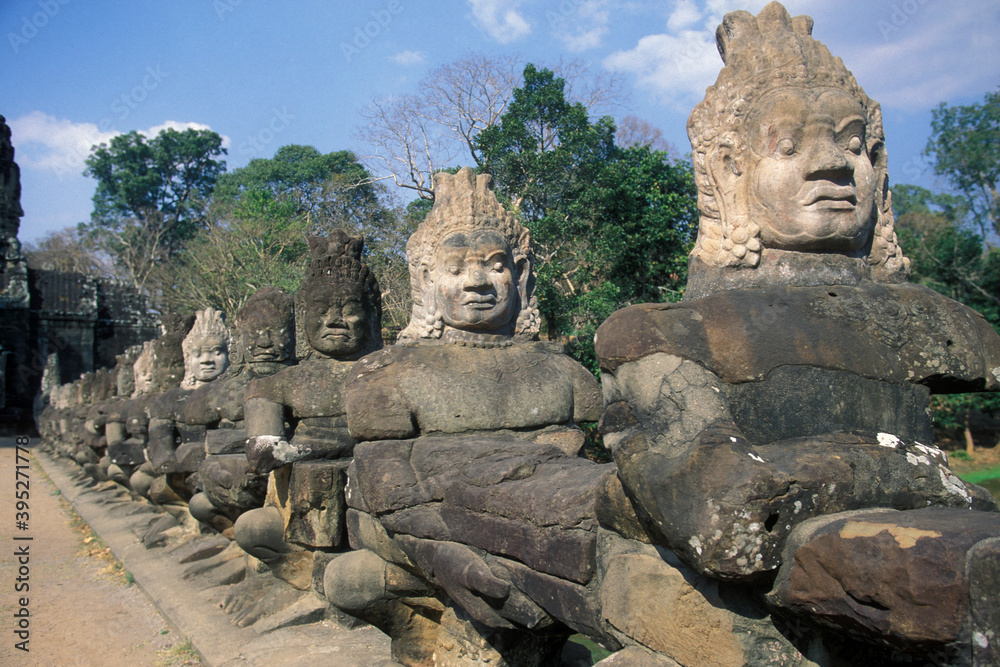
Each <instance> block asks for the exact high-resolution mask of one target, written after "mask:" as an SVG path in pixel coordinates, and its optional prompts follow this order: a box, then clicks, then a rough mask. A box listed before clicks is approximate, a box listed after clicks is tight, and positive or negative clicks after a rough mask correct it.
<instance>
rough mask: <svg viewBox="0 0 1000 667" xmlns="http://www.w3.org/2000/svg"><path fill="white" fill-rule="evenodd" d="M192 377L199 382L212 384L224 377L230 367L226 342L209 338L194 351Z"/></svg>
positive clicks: (201, 342)
mask: <svg viewBox="0 0 1000 667" xmlns="http://www.w3.org/2000/svg"><path fill="white" fill-rule="evenodd" d="M192 357H193V358H192V360H191V371H192V377H194V379H195V380H197V381H198V382H211V381H212V380H214V379H215V378H217V377H219V376H220V375H222V373H223V371H225V370H226V366H228V365H229V359H228V356H227V354H226V341H224V340H222V339H221V338H217V337H209V338H205V339H204V340H202V341H200V344H199V345H197V346H196V347H195V348H194V350H193V351H192Z"/></svg>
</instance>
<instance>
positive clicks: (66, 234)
mask: <svg viewBox="0 0 1000 667" xmlns="http://www.w3.org/2000/svg"><path fill="white" fill-rule="evenodd" d="M24 255H25V257H26V258H27V261H28V268H31V269H45V270H49V271H64V272H70V273H82V274H83V275H85V276H90V277H92V278H105V279H114V278H116V277H117V276H116V275H115V272H114V265H113V262H112V260H111V258H110V257H108V256H107V255H106V254H104V253H102V252H101V251H99V250H98V249H97V248H95V247H94V246H93V244H92V243H90V242H89V241H88V239H87V238H86V235H85V234H84V233H83V232H82V231H81V230H80V229H79V228H77V227H67V228H65V229H62V230H59V231H58V232H52V233H50V234H47V235H46V236H45V237H44V238H42V239H41V240H40V241H38V242H37V243H28V244H26V245H25V247H24Z"/></svg>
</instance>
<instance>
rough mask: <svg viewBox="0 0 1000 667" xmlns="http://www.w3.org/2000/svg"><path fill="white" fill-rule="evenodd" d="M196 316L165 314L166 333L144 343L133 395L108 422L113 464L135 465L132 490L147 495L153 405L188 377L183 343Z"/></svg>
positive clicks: (110, 454)
mask: <svg viewBox="0 0 1000 667" xmlns="http://www.w3.org/2000/svg"><path fill="white" fill-rule="evenodd" d="M194 319H195V318H194V316H193V315H187V316H164V317H163V329H164V334H163V335H162V336H160V337H159V338H157V339H156V340H153V341H146V342H145V343H143V349H142V352H141V353H140V354H139V356H138V358H136V360H135V363H134V364H133V365H132V369H133V373H134V387H135V388H134V390H133V392H132V398H131V399H129V400H127V401H121V402H120V403H117V404H115V406H114V408H113V409H112V410H111V411H110V412H109V413H108V416H107V420H106V422H105V428H104V430H105V438H106V440H107V444H108V457H109V458H110V461H111V463H113V464H115V465H117V466H119V467H120V468H122V469H123V470H124V469H125V468H124V467H123V466H127V467H129V468H134V472H133V473H132V475H131V477H130V485H131V487H132V490H133V491H135V492H137V493H139V495H146V493H147V492H148V490H149V487H148V483H149V481H150V480H151V479H152V476H153V470H152V467H151V466H149V465H148V462H147V461H146V457H145V449H146V445H147V442H148V435H149V417H150V408H151V406H152V405H153V403H154V401H155V400H156V399H157V398H158V396H159V394H161V393H163V392H165V391H167V390H169V389H174V388H176V387H179V386H180V384H181V381H182V380H183V378H184V371H185V368H184V353H183V350H182V347H181V346H182V343H183V340H184V338H185V336H187V333H188V332H189V331H190V330H191V327H192V325H193V324H194Z"/></svg>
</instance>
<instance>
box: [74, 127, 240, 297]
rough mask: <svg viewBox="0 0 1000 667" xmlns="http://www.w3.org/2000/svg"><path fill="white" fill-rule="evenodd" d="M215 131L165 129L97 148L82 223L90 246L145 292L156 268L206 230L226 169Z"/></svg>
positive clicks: (89, 166)
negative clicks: (89, 207) (89, 209)
mask: <svg viewBox="0 0 1000 667" xmlns="http://www.w3.org/2000/svg"><path fill="white" fill-rule="evenodd" d="M225 153H226V149H225V148H223V147H222V138H221V137H220V136H219V135H218V134H216V133H215V132H212V131H210V130H195V129H187V130H185V131H183V132H178V131H177V130H174V129H166V130H163V131H162V132H160V133H159V134H157V135H156V136H154V137H153V138H151V139H147V138H146V137H145V136H144V135H142V134H140V133H139V132H129V133H128V134H120V135H117V136H115V137H113V138H112V139H111V141H110V142H109V143H107V144H101V145H99V146H97V147H95V148H94V149H93V150H92V151H91V154H90V156H88V157H87V160H86V164H87V168H86V170H85V171H84V175H86V176H91V177H92V178H94V179H96V180H97V189H96V192H95V193H94V198H93V200H94V211H93V213H92V214H91V220H90V222H89V223H86V224H85V225H84V231H85V232H86V233H87V235H88V237H89V239H90V241H91V242H93V243H94V244H95V245H96V246H97V247H98V248H99V249H101V250H103V251H105V252H106V253H107V254H108V255H109V256H110V257H112V258H113V259H114V261H115V262H116V264H117V266H118V269H119V272H120V273H121V274H122V276H123V277H124V278H126V279H127V280H129V281H130V282H132V284H133V285H134V286H135V287H137V288H138V289H139V290H141V291H146V292H149V291H150V287H151V286H150V285H148V284H147V282H148V279H149V277H150V276H151V274H152V272H153V269H154V268H155V267H156V265H157V263H159V262H162V261H164V260H167V259H170V258H171V257H173V256H174V255H175V254H176V253H177V252H178V251H179V250H180V249H181V247H183V245H184V243H185V242H186V241H187V240H188V239H190V238H191V237H192V236H193V235H194V233H195V232H196V231H197V230H198V229H199V228H200V227H201V226H202V225H203V224H204V216H205V210H206V208H207V205H208V198H209V195H210V193H211V192H212V189H213V188H214V186H215V182H216V180H217V179H218V177H219V175H220V174H221V173H222V172H223V171H224V170H225V166H226V163H225V162H224V161H223V160H219V159H216V158H218V157H219V156H221V155H225Z"/></svg>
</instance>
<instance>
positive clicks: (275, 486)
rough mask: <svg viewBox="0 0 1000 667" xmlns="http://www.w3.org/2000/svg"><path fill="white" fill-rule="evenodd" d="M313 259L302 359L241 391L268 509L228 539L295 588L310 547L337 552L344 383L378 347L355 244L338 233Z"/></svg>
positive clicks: (370, 291)
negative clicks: (265, 484) (263, 477)
mask: <svg viewBox="0 0 1000 667" xmlns="http://www.w3.org/2000/svg"><path fill="white" fill-rule="evenodd" d="M309 246H310V251H311V255H312V258H311V262H310V265H309V269H308V271H307V273H306V277H305V280H304V281H303V282H302V285H301V286H300V287H299V290H298V292H296V295H295V308H296V315H295V321H296V329H297V331H298V334H297V340H298V342H299V345H300V351H299V355H300V357H301V361H300V362H299V363H298V364H297V365H296V366H291V367H289V368H286V369H284V370H282V371H281V372H280V373H277V374H275V375H272V376H270V377H267V378H261V379H258V380H255V381H254V382H252V383H251V384H250V386H249V387H248V389H247V394H246V395H247V399H246V406H245V412H246V420H247V435H248V437H249V444H248V448H247V454H246V459H245V460H244V463H246V462H247V461H248V462H249V464H250V468H251V470H252V471H254V472H256V473H257V474H258V475H259V474H261V473H267V472H269V471H272V470H273V472H272V473H271V475H270V478H269V481H268V491H267V505H266V507H263V508H261V509H256V510H253V511H251V512H248V513H246V514H244V515H243V516H241V517H240V518H239V520H238V521H237V523H236V531H235V535H236V540H237V542H238V543H239V544H240V546H242V547H243V548H244V549H245V550H246V551H248V552H249V553H251V554H253V555H255V556H258V557H259V558H261V559H262V560H265V561H267V562H269V563H271V566H272V569H273V571H274V572H275V574H277V575H278V576H279V577H282V578H284V579H286V580H287V581H289V582H290V583H292V584H293V585H296V586H298V587H300V588H308V587H309V585H310V584H311V581H312V568H313V560H314V553H313V551H307V550H306V549H305V548H308V549H311V550H317V549H318V550H324V549H325V550H331V549H343V548H344V547H345V546H346V540H345V539H344V510H345V507H344V480H345V471H346V468H347V465H348V464H349V462H350V460H351V455H352V453H353V450H354V445H355V443H356V440H355V439H354V438H352V437H351V436H350V434H349V433H348V432H347V420H346V418H345V415H344V398H343V396H344V382H345V380H346V379H347V377H348V374H349V372H350V369H351V367H352V366H353V365H354V362H355V361H356V360H357V359H358V358H360V357H361V356H363V355H365V354H367V353H369V352H372V351H375V350H378V349H380V348H381V347H382V335H381V319H382V305H381V304H382V301H381V299H382V295H381V291H380V290H379V286H378V282H377V281H376V279H375V276H374V275H373V274H372V273H371V271H370V270H369V269H368V267H367V266H366V265H365V264H364V263H363V262H362V260H361V252H362V249H363V241H362V240H361V239H360V238H355V237H352V236H349V235H347V234H346V233H344V232H343V231H342V230H334V232H333V233H332V234H331V235H330V236H329V237H325V238H318V237H312V238H310V239H309Z"/></svg>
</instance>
